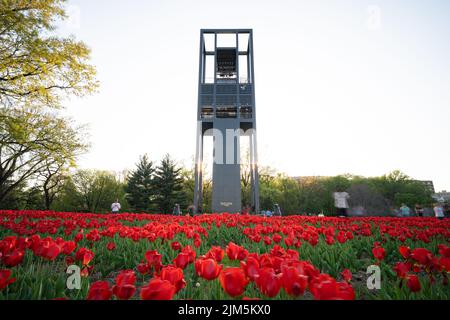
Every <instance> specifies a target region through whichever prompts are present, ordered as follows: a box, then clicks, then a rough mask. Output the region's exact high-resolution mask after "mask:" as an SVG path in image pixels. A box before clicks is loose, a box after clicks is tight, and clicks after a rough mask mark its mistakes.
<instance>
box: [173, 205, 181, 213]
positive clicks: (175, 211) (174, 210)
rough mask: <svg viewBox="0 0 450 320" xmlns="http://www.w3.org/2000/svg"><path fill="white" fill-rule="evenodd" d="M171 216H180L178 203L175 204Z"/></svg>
mask: <svg viewBox="0 0 450 320" xmlns="http://www.w3.org/2000/svg"><path fill="white" fill-rule="evenodd" d="M172 214H173V215H175V216H181V209H180V205H179V204H178V203H175V206H174V207H173V212H172Z"/></svg>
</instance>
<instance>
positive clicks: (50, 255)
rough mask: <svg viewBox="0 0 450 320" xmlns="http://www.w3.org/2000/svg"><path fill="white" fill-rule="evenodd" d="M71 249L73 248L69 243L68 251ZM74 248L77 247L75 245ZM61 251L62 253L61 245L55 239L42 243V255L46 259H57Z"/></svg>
mask: <svg viewBox="0 0 450 320" xmlns="http://www.w3.org/2000/svg"><path fill="white" fill-rule="evenodd" d="M74 244H75V243H74ZM70 249H71V248H70V245H69V248H67V251H70ZM73 249H75V247H73ZM73 249H72V250H73ZM60 253H61V248H60V247H59V245H57V244H56V243H55V242H53V241H51V242H50V241H49V242H46V243H44V244H43V245H42V250H41V252H40V256H41V257H43V258H44V259H46V260H50V261H53V260H55V259H56V258H57V257H58V255H59V254H60Z"/></svg>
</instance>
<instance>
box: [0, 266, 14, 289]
mask: <svg viewBox="0 0 450 320" xmlns="http://www.w3.org/2000/svg"><path fill="white" fill-rule="evenodd" d="M10 277H11V270H0V290H3V289H5V288H6V287H7V286H8V285H10V284H11V283H13V282H14V281H16V278H10Z"/></svg>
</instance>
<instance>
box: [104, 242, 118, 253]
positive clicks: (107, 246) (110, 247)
mask: <svg viewBox="0 0 450 320" xmlns="http://www.w3.org/2000/svg"><path fill="white" fill-rule="evenodd" d="M115 248H116V244H115V243H114V242H109V243H108V244H107V245H106V249H108V250H109V251H112V250H114V249H115Z"/></svg>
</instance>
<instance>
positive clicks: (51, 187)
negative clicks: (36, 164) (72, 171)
mask: <svg viewBox="0 0 450 320" xmlns="http://www.w3.org/2000/svg"><path fill="white" fill-rule="evenodd" d="M67 178H68V175H67V168H66V163H65V162H64V161H60V162H57V161H52V162H51V163H47V165H46V166H45V168H44V169H43V170H42V171H41V172H39V179H41V180H42V191H43V194H44V205H45V208H46V209H47V210H50V207H51V205H52V203H53V201H54V200H55V197H56V196H57V195H58V194H59V193H60V192H61V191H62V188H63V187H64V182H65V180H67Z"/></svg>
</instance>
